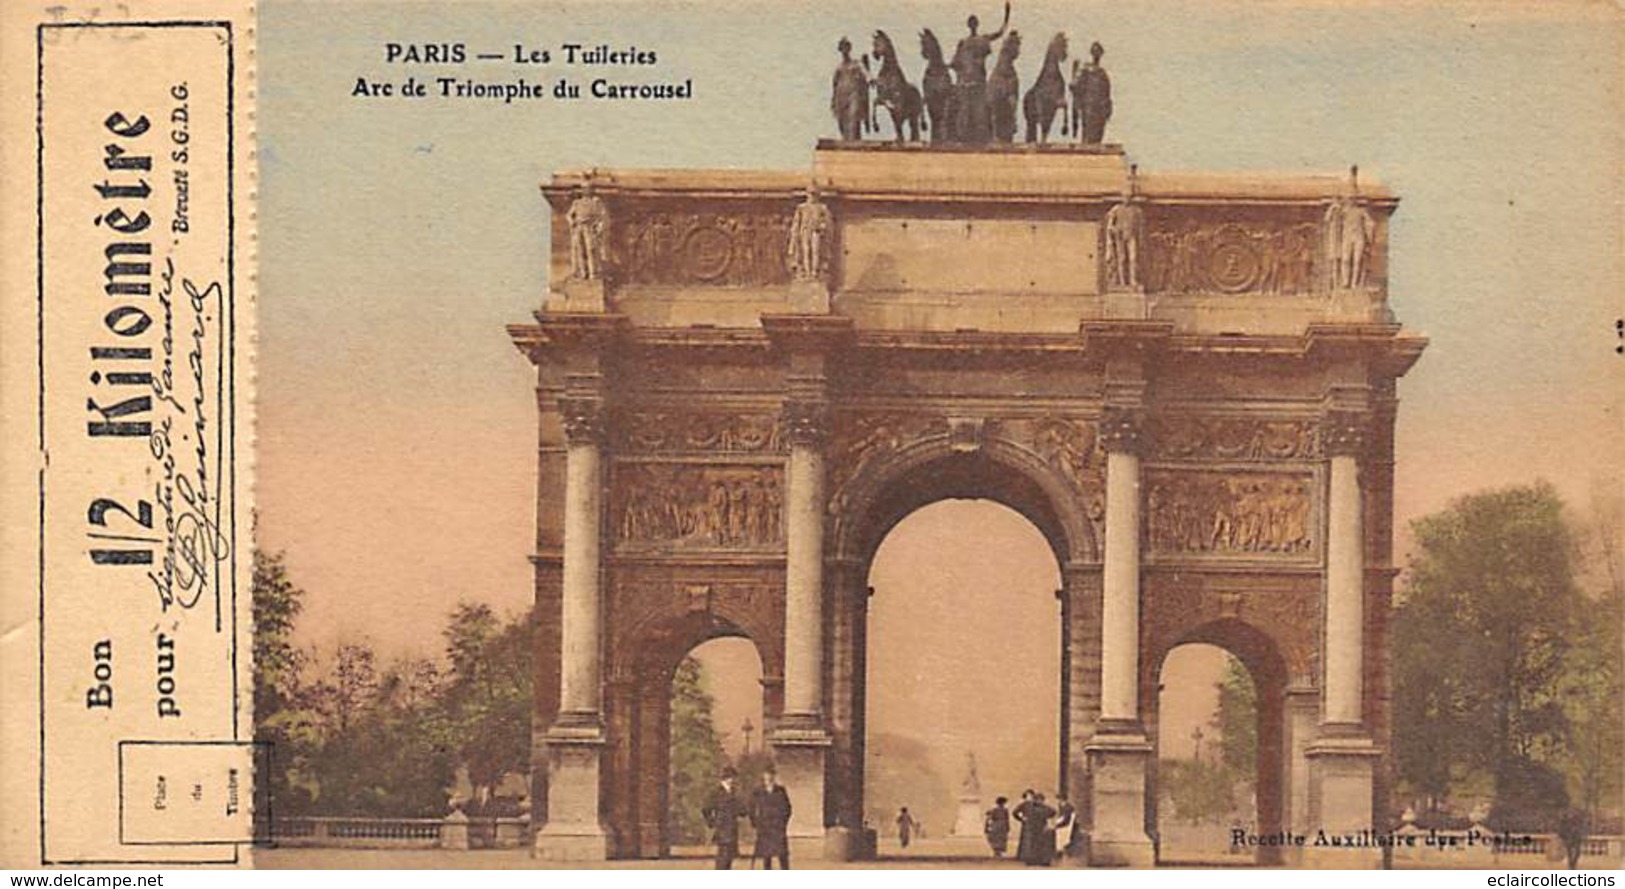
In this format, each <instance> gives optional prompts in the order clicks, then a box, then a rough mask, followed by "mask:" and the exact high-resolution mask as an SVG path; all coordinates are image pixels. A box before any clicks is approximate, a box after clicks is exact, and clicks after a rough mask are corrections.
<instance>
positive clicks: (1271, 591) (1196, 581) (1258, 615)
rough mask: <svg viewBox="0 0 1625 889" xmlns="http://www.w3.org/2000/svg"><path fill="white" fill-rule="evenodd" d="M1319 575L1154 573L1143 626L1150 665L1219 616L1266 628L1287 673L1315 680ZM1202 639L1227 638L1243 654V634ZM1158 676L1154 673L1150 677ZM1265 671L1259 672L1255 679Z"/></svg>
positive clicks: (1302, 681) (1295, 680)
mask: <svg viewBox="0 0 1625 889" xmlns="http://www.w3.org/2000/svg"><path fill="white" fill-rule="evenodd" d="M1319 602H1320V591H1319V580H1318V579H1317V578H1315V577H1314V576H1312V575H1311V576H1309V577H1307V578H1304V579H1298V578H1284V577H1279V576H1270V575H1261V576H1243V577H1203V576H1201V575H1190V574H1181V575H1178V576H1177V577H1168V576H1166V575H1163V576H1153V577H1152V578H1151V579H1150V580H1148V581H1147V584H1146V587H1145V609H1144V614H1145V616H1146V626H1145V628H1144V633H1145V638H1146V642H1147V651H1148V652H1149V653H1150V654H1151V655H1152V656H1151V657H1150V658H1147V661H1146V663H1147V668H1148V669H1150V670H1153V671H1154V670H1156V669H1157V668H1158V665H1159V664H1160V663H1161V659H1162V656H1164V655H1166V653H1167V652H1168V650H1169V649H1171V648H1172V647H1173V646H1175V645H1178V644H1180V643H1181V642H1182V641H1188V640H1189V639H1190V638H1191V634H1192V633H1193V632H1194V631H1196V630H1198V629H1199V628H1201V627H1204V626H1207V625H1211V624H1212V623H1214V622H1215V621H1225V620H1239V621H1241V622H1243V623H1246V624H1248V625H1249V626H1251V627H1253V628H1254V629H1256V630H1258V631H1260V632H1262V633H1263V634H1264V635H1265V636H1266V637H1267V638H1268V639H1269V642H1270V644H1271V646H1273V648H1274V650H1275V651H1274V653H1275V654H1276V655H1277V656H1279V658H1280V660H1281V666H1282V668H1284V669H1285V671H1286V675H1285V676H1284V677H1281V678H1283V679H1285V680H1287V681H1288V682H1289V683H1292V684H1297V685H1313V684H1315V673H1316V655H1315V648H1316V645H1317V644H1318V639H1319V633H1320V606H1319ZM1200 638H1201V639H1202V641H1205V642H1209V643H1215V644H1222V645H1225V646H1226V647H1227V648H1231V649H1232V653H1235V654H1244V653H1247V652H1246V648H1247V645H1246V643H1245V641H1244V640H1243V639H1240V638H1236V637H1232V638H1224V636H1223V633H1222V631H1221V632H1220V633H1219V634H1218V635H1212V634H1208V635H1203V636H1201V637H1200ZM1150 678H1151V681H1152V682H1155V676H1154V674H1152V676H1151V677H1150ZM1260 678H1262V677H1254V679H1255V680H1257V679H1260Z"/></svg>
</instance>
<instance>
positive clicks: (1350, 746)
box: [1303, 733, 1382, 868]
mask: <svg viewBox="0 0 1625 889" xmlns="http://www.w3.org/2000/svg"><path fill="white" fill-rule="evenodd" d="M1305 755H1306V756H1307V758H1308V760H1309V781H1310V785H1309V800H1310V808H1311V814H1310V824H1311V829H1310V830H1309V831H1306V833H1308V835H1309V845H1308V846H1306V847H1305V854H1304V861H1303V863H1304V865H1305V866H1306V867H1335V868H1371V867H1379V866H1381V864H1382V849H1381V848H1380V847H1378V846H1377V845H1375V844H1374V843H1371V842H1370V841H1371V831H1372V829H1373V824H1374V822H1375V818H1374V814H1375V813H1374V812H1373V811H1372V809H1371V800H1372V783H1373V781H1374V780H1375V777H1376V768H1377V760H1378V758H1379V756H1380V751H1379V750H1378V749H1377V747H1376V745H1374V744H1372V743H1371V740H1370V739H1369V738H1364V737H1359V736H1357V735H1351V736H1348V737H1341V736H1338V735H1337V734H1335V733H1332V734H1326V735H1323V736H1322V737H1321V738H1319V739H1317V740H1316V741H1315V743H1314V744H1312V745H1310V747H1309V749H1308V750H1307V751H1306V752H1305ZM1321 831H1324V833H1325V837H1326V838H1327V840H1328V841H1334V840H1335V841H1336V842H1338V843H1341V845H1328V844H1322V843H1319V842H1317V840H1318V839H1319V832H1321ZM1350 840H1352V843H1350V842H1349V841H1350ZM1362 842H1364V843H1370V844H1369V845H1361V843H1362Z"/></svg>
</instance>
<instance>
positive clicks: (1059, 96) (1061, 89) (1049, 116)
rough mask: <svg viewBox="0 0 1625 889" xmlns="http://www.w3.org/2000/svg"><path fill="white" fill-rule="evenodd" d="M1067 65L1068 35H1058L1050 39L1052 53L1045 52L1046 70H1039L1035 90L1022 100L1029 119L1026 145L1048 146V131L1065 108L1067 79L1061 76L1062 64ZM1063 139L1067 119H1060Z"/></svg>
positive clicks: (1023, 111) (1034, 85)
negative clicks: (1035, 143)
mask: <svg viewBox="0 0 1625 889" xmlns="http://www.w3.org/2000/svg"><path fill="white" fill-rule="evenodd" d="M1064 61H1066V34H1065V33H1064V32H1063V33H1059V34H1056V35H1055V36H1054V37H1053V38H1051V39H1050V42H1049V49H1047V50H1045V52H1044V67H1043V68H1041V69H1039V72H1038V79H1037V80H1035V81H1033V85H1032V89H1029V90H1027V95H1025V96H1023V97H1022V99H1021V110H1022V113H1023V114H1025V115H1026V117H1027V141H1028V142H1048V141H1049V128H1050V126H1051V125H1053V124H1054V123H1055V112H1057V111H1061V110H1064V109H1065V108H1066V76H1065V75H1064V74H1062V73H1061V63H1062V62H1064ZM1061 135H1063V136H1065V135H1067V118H1066V115H1065V114H1062V115H1061Z"/></svg>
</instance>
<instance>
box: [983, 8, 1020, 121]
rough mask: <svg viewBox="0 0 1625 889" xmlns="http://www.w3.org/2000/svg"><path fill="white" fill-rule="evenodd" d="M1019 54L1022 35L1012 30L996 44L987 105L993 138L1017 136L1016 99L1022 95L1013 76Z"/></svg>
mask: <svg viewBox="0 0 1625 889" xmlns="http://www.w3.org/2000/svg"><path fill="white" fill-rule="evenodd" d="M1019 55H1021V35H1020V34H1019V33H1017V32H1015V31H1011V32H1010V33H1009V35H1008V36H1006V37H1005V38H1004V42H1002V43H1000V44H999V60H998V61H997V62H995V63H994V65H993V73H992V74H989V75H988V78H987V86H988V102H987V104H988V108H989V110H990V111H991V112H992V115H993V138H994V139H995V140H996V141H999V142H1013V141H1015V138H1016V100H1017V99H1018V98H1019V97H1020V96H1021V80H1020V79H1019V78H1018V77H1017V76H1016V57H1017V56H1019Z"/></svg>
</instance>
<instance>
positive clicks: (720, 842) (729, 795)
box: [704, 766, 745, 870]
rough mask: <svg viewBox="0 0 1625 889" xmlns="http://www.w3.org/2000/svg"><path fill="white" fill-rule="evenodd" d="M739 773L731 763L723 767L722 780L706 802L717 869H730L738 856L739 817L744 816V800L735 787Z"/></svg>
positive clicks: (707, 819)
mask: <svg viewBox="0 0 1625 889" xmlns="http://www.w3.org/2000/svg"><path fill="white" fill-rule="evenodd" d="M738 777H739V773H738V772H736V771H734V768H733V766H726V767H724V768H723V770H722V780H721V781H720V782H718V786H717V787H716V788H715V789H714V790H712V791H711V799H710V800H709V801H707V802H706V804H705V811H704V815H705V823H706V824H708V825H710V827H711V841H712V842H714V843H716V844H717V870H732V869H733V866H734V859H735V858H737V857H738V856H739V819H741V818H743V817H745V802H744V800H742V799H740V798H739V792H738V791H736V790H735V789H734V780H735V779H736V778H738Z"/></svg>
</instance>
